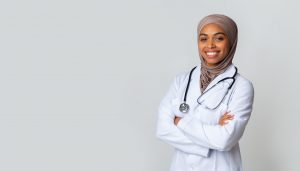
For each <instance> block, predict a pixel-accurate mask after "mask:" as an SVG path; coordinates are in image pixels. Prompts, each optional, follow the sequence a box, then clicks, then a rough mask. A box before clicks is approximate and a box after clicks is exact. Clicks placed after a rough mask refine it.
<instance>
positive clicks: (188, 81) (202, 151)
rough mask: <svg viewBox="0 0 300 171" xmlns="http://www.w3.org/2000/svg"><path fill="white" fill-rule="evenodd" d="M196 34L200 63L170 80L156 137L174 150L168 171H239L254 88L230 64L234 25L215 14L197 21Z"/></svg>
mask: <svg viewBox="0 0 300 171" xmlns="http://www.w3.org/2000/svg"><path fill="white" fill-rule="evenodd" d="M197 33H198V50H199V56H200V61H201V63H200V65H198V66H197V67H196V68H195V69H194V70H193V71H191V72H188V73H184V74H180V75H178V76H177V77H176V78H175V79H174V81H173V83H172V84H171V87H170V88H169V90H168V92H167V94H166V96H165V97H164V98H163V100H162V101H161V103H160V106H159V114H158V123H157V137H158V138H160V139H161V140H163V141H164V142H166V143H168V144H170V145H172V146H173V147H174V148H175V154H174V156H173V159H172V164H171V168H170V170H171V171H189V170H194V171H242V161H241V155H240V150H239V144H238V142H239V140H240V138H241V137H242V135H243V132H244V130H245V127H246V125H247V122H248V120H249V118H250V114H251V111H252V104H253V97H254V90H253V86H252V83H251V82H250V81H248V80H247V79H246V78H244V77H242V76H241V75H240V74H239V73H237V69H236V67H235V66H234V65H233V64H232V59H233V56H234V53H235V50H236V46H237V39H238V38H237V37H238V29H237V26H236V23H235V22H234V21H233V20H232V19H231V18H229V17H227V16H225V15H219V14H214V15H209V16H206V17H205V18H203V19H202V20H201V21H200V23H199V25H198V28H197ZM185 96H186V97H185ZM187 105H188V107H187Z"/></svg>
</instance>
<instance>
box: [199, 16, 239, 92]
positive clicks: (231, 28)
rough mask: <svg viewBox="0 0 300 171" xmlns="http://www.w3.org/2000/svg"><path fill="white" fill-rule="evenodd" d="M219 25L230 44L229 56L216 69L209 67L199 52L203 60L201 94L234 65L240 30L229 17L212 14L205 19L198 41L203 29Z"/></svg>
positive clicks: (200, 26) (200, 25)
mask: <svg viewBox="0 0 300 171" xmlns="http://www.w3.org/2000/svg"><path fill="white" fill-rule="evenodd" d="M211 23H214V24H217V25H219V26H220V27H221V28H222V29H223V30H224V31H225V34H226V35H227V37H228V39H229V43H230V50H229V53H228V55H227V56H226V57H225V58H224V60H223V61H221V62H220V63H219V64H218V65H217V66H215V67H213V68H212V67H209V66H208V65H207V64H206V62H205V61H204V58H203V57H202V56H201V53H200V50H199V56H200V60H201V75H200V83H201V86H200V89H201V92H203V91H204V90H205V89H206V87H207V86H208V84H209V83H210V82H211V81H212V80H213V79H214V78H216V77H217V76H218V75H220V74H222V73H223V72H225V70H226V69H227V68H228V67H229V66H230V65H231V64H232V59H233V56H234V53H235V49H236V45H237V39H238V29H237V25H236V23H235V22H234V21H233V20H232V19H231V18H229V17H227V16H225V15H220V14H212V15H208V16H206V17H204V18H203V19H202V20H201V21H200V22H199V24H198V28H197V33H198V36H197V37H198V41H199V35H200V31H201V30H202V28H203V27H204V26H205V25H207V24H211Z"/></svg>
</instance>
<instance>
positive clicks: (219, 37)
mask: <svg viewBox="0 0 300 171" xmlns="http://www.w3.org/2000/svg"><path fill="white" fill-rule="evenodd" d="M224 39H225V37H224V36H218V37H216V38H215V40H216V41H218V42H221V41H223V40H224Z"/></svg>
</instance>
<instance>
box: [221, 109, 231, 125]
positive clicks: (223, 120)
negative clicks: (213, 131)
mask: <svg viewBox="0 0 300 171" xmlns="http://www.w3.org/2000/svg"><path fill="white" fill-rule="evenodd" d="M233 119H234V115H232V114H230V113H229V112H226V113H225V114H224V115H222V116H221V118H220V119H219V125H221V126H224V125H225V124H228V122H229V121H230V120H233Z"/></svg>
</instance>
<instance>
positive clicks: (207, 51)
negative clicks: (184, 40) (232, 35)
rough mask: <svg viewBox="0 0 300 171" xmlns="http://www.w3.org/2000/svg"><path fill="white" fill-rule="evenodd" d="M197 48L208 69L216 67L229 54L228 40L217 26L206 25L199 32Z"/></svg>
mask: <svg viewBox="0 0 300 171" xmlns="http://www.w3.org/2000/svg"><path fill="white" fill-rule="evenodd" d="M198 48H199V51H200V54H201V56H202V57H203V58H204V61H205V62H206V63H207V65H208V66H209V67H215V66H217V65H218V64H219V63H220V62H221V61H222V60H223V59H224V58H225V57H226V56H227V54H228V53H229V40H228V37H227V35H226V34H225V31H224V30H223V29H222V28H221V27H220V26H218V25H217V24H207V25H205V26H204V27H203V28H202V30H201V31H200V35H199V39H198Z"/></svg>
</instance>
